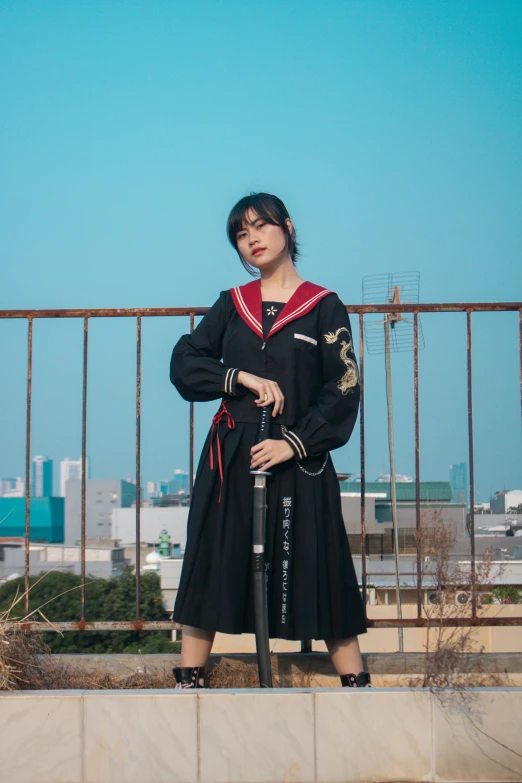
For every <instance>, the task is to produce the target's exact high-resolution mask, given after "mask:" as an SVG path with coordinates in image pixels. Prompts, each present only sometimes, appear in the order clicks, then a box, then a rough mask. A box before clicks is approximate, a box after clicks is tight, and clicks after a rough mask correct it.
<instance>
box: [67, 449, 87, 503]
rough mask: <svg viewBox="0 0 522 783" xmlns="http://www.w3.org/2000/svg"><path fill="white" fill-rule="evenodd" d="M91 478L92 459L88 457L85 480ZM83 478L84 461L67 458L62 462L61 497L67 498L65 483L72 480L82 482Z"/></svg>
mask: <svg viewBox="0 0 522 783" xmlns="http://www.w3.org/2000/svg"><path fill="white" fill-rule="evenodd" d="M90 477H91V459H90V457H87V459H86V461H85V478H86V479H90ZM81 478H82V460H81V458H80V459H69V458H68V457H66V458H65V459H62V461H61V462H60V496H61V497H62V498H64V497H65V482H66V481H69V480H70V479H76V480H81Z"/></svg>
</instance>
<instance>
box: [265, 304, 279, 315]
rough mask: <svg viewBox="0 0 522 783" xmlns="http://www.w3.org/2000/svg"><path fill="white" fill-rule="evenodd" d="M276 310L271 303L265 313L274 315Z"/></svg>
mask: <svg viewBox="0 0 522 783" xmlns="http://www.w3.org/2000/svg"><path fill="white" fill-rule="evenodd" d="M276 312H277V310H276V309H275V307H274V306H273V305H272V307H269V308H268V309H267V311H266V314H267V315H275V314H276Z"/></svg>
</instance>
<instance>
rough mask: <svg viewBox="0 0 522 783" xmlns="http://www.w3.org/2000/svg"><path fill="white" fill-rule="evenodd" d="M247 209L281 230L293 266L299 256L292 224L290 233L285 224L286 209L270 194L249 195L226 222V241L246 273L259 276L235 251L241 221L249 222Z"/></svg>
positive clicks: (238, 203)
mask: <svg viewBox="0 0 522 783" xmlns="http://www.w3.org/2000/svg"><path fill="white" fill-rule="evenodd" d="M249 209H253V210H254V212H256V214H257V215H258V216H259V217H260V218H262V219H263V220H264V221H265V222H266V223H271V224H272V225H274V226H279V227H280V228H282V229H283V231H284V233H285V234H286V247H287V250H288V253H289V254H290V257H291V259H292V262H293V263H294V264H295V262H296V259H297V256H298V255H299V248H298V244H297V239H296V234H295V228H294V227H293V224H292V231H289V230H288V226H287V224H286V223H285V220H286V218H289V217H290V215H289V213H288V210H287V208H286V207H285V205H284V204H283V202H282V201H281V199H280V198H277V196H272V195H271V194H270V193H250V195H249V196H244V197H243V198H242V199H240V200H239V201H238V202H237V204H235V205H234V206H233V207H232V209H231V211H230V215H229V216H228V220H227V235H228V239H229V241H230V244H231V245H232V246H233V247H234V249H235V250H236V252H237V254H238V256H239V258H240V259H241V263H242V264H243V266H244V267H245V269H246V270H247V272H248V273H249V274H251V275H252V276H253V277H259V274H260V273H259V270H258V269H256V267H254V266H252V264H249V263H248V261H245V259H244V258H243V256H242V255H241V253H240V252H239V250H238V249H237V234H238V232H239V231H241V229H242V228H243V221H245V222H249V221H247V218H246V214H247V212H248V211H249Z"/></svg>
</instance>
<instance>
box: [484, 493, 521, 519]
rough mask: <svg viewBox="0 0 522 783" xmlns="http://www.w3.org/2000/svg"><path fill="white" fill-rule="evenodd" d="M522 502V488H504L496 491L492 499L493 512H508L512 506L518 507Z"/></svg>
mask: <svg viewBox="0 0 522 783" xmlns="http://www.w3.org/2000/svg"><path fill="white" fill-rule="evenodd" d="M521 504H522V489H511V490H507V489H504V490H502V491H500V492H495V494H494V495H493V497H492V498H491V501H490V506H491V513H492V514H506V513H507V511H509V509H510V508H517V507H518V506H520V505H521Z"/></svg>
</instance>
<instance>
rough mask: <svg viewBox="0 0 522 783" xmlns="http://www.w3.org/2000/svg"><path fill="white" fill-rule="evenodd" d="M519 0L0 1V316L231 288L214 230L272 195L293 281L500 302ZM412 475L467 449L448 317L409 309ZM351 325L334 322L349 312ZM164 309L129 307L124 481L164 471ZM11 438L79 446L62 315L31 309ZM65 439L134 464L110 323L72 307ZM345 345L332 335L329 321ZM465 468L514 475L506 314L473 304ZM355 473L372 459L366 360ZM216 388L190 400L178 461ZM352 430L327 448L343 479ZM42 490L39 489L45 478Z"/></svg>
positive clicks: (439, 467)
mask: <svg viewBox="0 0 522 783" xmlns="http://www.w3.org/2000/svg"><path fill="white" fill-rule="evenodd" d="M521 60H522V5H521V4H520V2H510V1H509V0H503V2H502V3H498V2H496V1H493V0H492V1H491V2H480V0H474V2H468V1H462V2H461V1H460V0H453V2H451V3H441V2H429V1H427V2H420V0H419V2H401V1H400V0H398V1H397V2H394V3H390V2H387V0H383V1H382V2H378V1H377V0H375V1H373V0H367V1H366V2H362V0H361V1H360V2H353V1H352V2H351V1H350V0H343V1H342V2H338V1H337V0H328V2H325V3H321V4H317V3H313V2H309V1H308V0H300V1H299V2H297V0H295V1H292V0H291V1H290V2H286V3H281V2H272V1H269V2H265V3H263V4H246V3H242V2H233V1H231V0H227V2H211V1H210V0H207V1H206V2H198V1H197V0H194V1H193V2H190V3H183V2H176V1H173V2H162V1H161V0H156V1H155V2H132V1H131V0H128V1H127V2H125V3H121V2H115V1H114V0H104V1H103V2H101V0H99V1H96V0H93V1H92V2H79V1H78V0H76V1H74V2H51V1H48V0H44V2H24V3H19V2H14V1H9V0H1V2H0V114H1V117H2V121H1V123H0V171H1V185H0V257H1V270H2V271H1V281H2V284H1V287H0V308H9V309H11V308H55V307H64V308H65V307H68V308H73V307H135V306H136V307H137V306H142V307H158V306H185V305H186V306H189V305H192V306H195V305H197V306H208V305H210V304H211V303H212V302H213V301H214V300H215V299H216V298H217V296H218V294H219V291H220V290H222V289H224V288H229V287H230V286H233V285H237V284H241V283H243V282H248V280H249V279H250V278H248V277H247V276H246V274H245V273H244V272H243V270H242V267H241V265H240V262H239V260H238V258H237V256H236V255H235V253H234V251H233V250H232V248H231V247H230V246H229V244H228V242H227V239H226V235H225V222H226V218H227V215H228V212H229V210H230V208H231V207H232V206H233V204H234V203H235V202H236V201H237V200H238V199H239V198H241V197H242V196H243V195H245V194H246V193H248V192H250V191H252V190H265V191H268V192H271V193H276V194H277V195H279V196H280V198H282V199H283V200H284V201H285V203H286V205H287V207H288V209H289V210H290V213H291V214H292V217H293V218H294V221H295V225H296V228H297V232H298V238H299V239H300V242H301V248H302V260H301V261H300V263H299V271H300V274H301V275H302V276H303V277H305V278H306V279H310V280H313V281H314V282H317V283H319V284H322V285H325V286H327V287H329V288H332V289H333V290H335V291H337V292H338V293H339V295H340V296H341V297H342V298H343V300H344V301H345V302H347V303H357V302H360V301H361V297H362V295H361V281H362V278H363V277H364V276H365V275H369V274H379V273H382V272H388V271H395V272H401V271H409V270H418V271H419V272H420V283H421V301H424V302H444V301H496V300H497V301H512V300H521V299H522V295H521V293H522V272H521V269H522V265H521V263H520V255H521V253H520V251H521V244H522V243H521V240H522V221H521V220H520V206H521V195H522V194H521V190H522V177H521V174H522V171H521V169H522V166H521V157H522V152H521V151H522V143H521V142H522V122H521V120H522V100H521V98H522V96H521V92H522V90H521V87H522V69H521ZM422 323H423V329H424V334H425V340H426V348H425V350H424V351H423V352H422V354H421V357H420V372H421V376H420V406H421V407H420V410H421V477H422V478H423V479H430V480H445V479H447V478H448V467H449V464H450V463H452V462H460V461H467V399H466V386H465V381H466V354H465V348H466V332H465V316H464V315H429V316H426V317H424V318H423V319H422ZM354 326H356V324H355V323H354ZM26 329H27V327H26V325H25V323H23V322H5V321H1V322H0V361H1V366H2V370H3V371H2V378H3V382H2V384H0V415H1V424H0V431H1V440H0V476H11V475H17V474H18V475H19V474H22V473H23V469H24V426H25V410H24V403H25V340H26ZM187 330H188V319H158V320H152V319H147V320H146V321H145V322H144V324H143V372H144V378H143V478H144V480H150V479H159V478H163V477H168V476H169V475H170V474H171V472H172V470H173V469H174V468H176V467H181V468H186V467H188V452H187V449H188V404H187V403H185V402H183V401H182V400H181V399H180V398H179V397H178V395H177V393H176V392H175V390H174V388H173V387H172V386H171V385H170V383H169V381H168V362H169V358H170V352H171V349H172V346H173V345H174V343H175V341H176V339H177V338H178V337H179V335H180V334H182V333H183V332H184V331H187ZM34 332H35V334H34V391H33V394H34V396H33V399H34V405H33V447H32V453H33V454H36V453H44V454H49V455H50V456H52V457H53V458H54V460H55V461H56V462H58V461H59V460H60V459H61V458H62V457H65V456H69V457H75V456H76V455H78V454H79V452H80V444H81V426H80V425H81V422H80V411H81V344H82V342H81V341H82V325H81V323H79V322H77V321H72V320H66V321H56V322H43V321H40V322H36V323H35V328H34ZM91 332H92V339H91V344H90V376H89V424H88V427H89V429H88V453H89V454H90V455H91V457H92V468H93V475H94V476H95V477H101V476H106V477H109V476H110V477H116V476H121V477H126V476H127V474H128V473H133V472H134V409H133V400H134V385H133V383H134V381H133V378H134V375H133V373H134V367H135V365H134V362H135V344H134V334H135V324H134V323H133V322H131V321H128V322H127V321H124V320H123V319H113V320H109V319H104V320H99V321H93V322H92V325H91ZM354 332H355V336H356V338H357V329H356V328H355V329H354ZM474 361H475V369H474V379H473V380H474V387H473V391H474V410H475V428H476V429H475V447H476V482H477V489H478V492H479V493H480V498H481V499H485V498H487V497H488V495H489V492H490V490H493V491H494V490H496V489H499V488H503V487H508V488H512V487H520V486H521V485H522V476H521V467H522V465H521V463H522V460H521V448H520V446H521V442H520V436H521V424H520V398H519V354H518V316H517V315H516V314H492V315H477V316H475V317H474ZM366 382H367V433H366V435H367V460H368V465H367V467H368V478H374V477H375V476H376V475H377V474H378V473H379V472H381V470H382V469H383V467H384V470H385V472H387V463H386V455H387V431H386V416H385V414H386V409H385V386H384V372H383V360H382V357H379V356H373V357H368V360H367V362H366ZM412 394H413V387H412V358H411V356H408V355H397V356H396V357H394V401H395V420H396V447H397V458H396V465H397V470H398V471H400V472H404V473H412V472H413V470H414V462H413V460H414V451H413V412H412V399H413V397H412ZM217 404H218V403H216V404H214V403H211V404H205V405H198V406H197V419H196V458H197V457H198V456H199V450H200V448H201V445H202V442H203V438H204V436H205V434H206V431H207V428H208V426H209V423H210V419H211V416H212V414H213V412H214V411H215V409H216V408H217ZM357 436H358V432H357V431H356V432H355V433H354V436H353V438H352V440H351V442H350V443H349V444H348V446H346V447H344V448H343V449H340V450H338V451H336V452H334V454H333V457H334V461H335V464H336V466H337V468H338V469H339V470H350V471H353V472H358V470H359V458H358V439H357ZM55 472H56V476H55V484H56V487H57V478H58V477H57V470H56V471H55Z"/></svg>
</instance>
